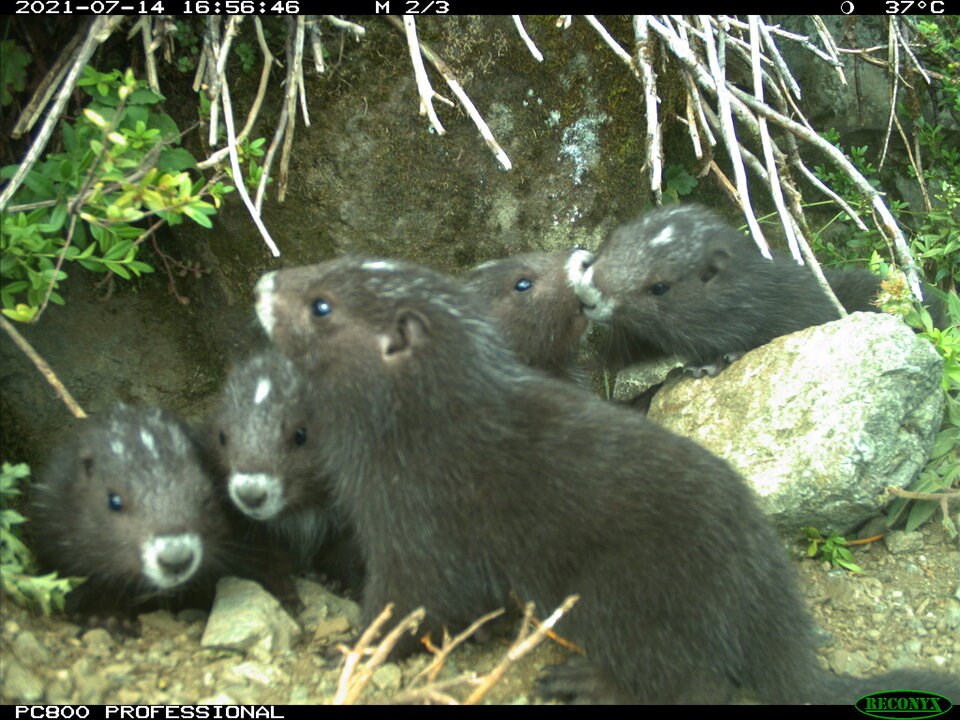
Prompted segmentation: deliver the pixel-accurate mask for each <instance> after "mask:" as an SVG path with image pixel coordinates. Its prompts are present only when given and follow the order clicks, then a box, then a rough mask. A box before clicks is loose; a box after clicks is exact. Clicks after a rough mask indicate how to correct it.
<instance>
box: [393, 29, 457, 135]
mask: <svg viewBox="0 0 960 720" xmlns="http://www.w3.org/2000/svg"><path fill="white" fill-rule="evenodd" d="M403 32H404V34H405V35H406V37H407V49H408V50H409V51H410V62H411V63H413V76H414V77H415V78H416V80H417V93H418V94H419V95H420V114H421V115H426V116H427V118H428V119H429V120H430V127H432V128H433V131H434V132H435V133H437V135H444V134H446V132H447V131H446V130H444V129H443V125H442V124H441V122H440V118H438V117H437V111H436V110H434V109H433V98H434V97H435V96H436V94H437V93H436V92H435V91H434V89H433V86H432V85H431V84H430V78H428V77H427V69H426V68H425V67H424V66H423V56H422V55H421V54H420V42H419V40H418V39H417V23H416V21H415V20H414V18H413V17H412V16H411V15H404V16H403Z"/></svg>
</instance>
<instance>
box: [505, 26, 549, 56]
mask: <svg viewBox="0 0 960 720" xmlns="http://www.w3.org/2000/svg"><path fill="white" fill-rule="evenodd" d="M510 17H512V18H513V24H514V25H515V26H516V28H517V32H518V33H519V34H520V39H521V40H523V44H524V45H526V46H527V50H529V51H530V54H531V55H533V58H534V60H536V61H537V62H543V53H542V52H540V51H539V50H538V49H537V46H536V45H534V43H533V40H532V39H531V38H530V36H529V35H527V31H526V29H524V27H523V21H522V20H521V19H520V16H519V15H511V16H510Z"/></svg>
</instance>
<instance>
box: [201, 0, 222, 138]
mask: <svg viewBox="0 0 960 720" xmlns="http://www.w3.org/2000/svg"><path fill="white" fill-rule="evenodd" d="M204 37H205V38H206V39H207V41H206V42H204V44H203V49H204V52H205V54H206V55H207V58H208V59H207V62H206V65H205V67H206V68H207V72H206V75H205V77H206V78H207V97H208V98H210V127H209V132H208V137H207V145H209V146H210V147H216V146H217V135H219V129H220V103H219V102H218V100H219V98H220V87H219V83H220V73H218V72H217V58H219V57H220V18H219V17H217V16H216V15H208V16H207V30H206V32H205V33H204Z"/></svg>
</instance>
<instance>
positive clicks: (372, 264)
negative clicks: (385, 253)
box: [360, 260, 397, 270]
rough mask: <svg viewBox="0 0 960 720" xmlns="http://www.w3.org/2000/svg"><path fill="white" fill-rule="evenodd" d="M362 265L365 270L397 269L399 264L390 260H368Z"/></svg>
mask: <svg viewBox="0 0 960 720" xmlns="http://www.w3.org/2000/svg"><path fill="white" fill-rule="evenodd" d="M360 267H361V268H363V269H364V270H396V269H397V264H396V263H393V262H390V261H389V260H368V261H367V262H365V263H363V264H362V265H361V266H360Z"/></svg>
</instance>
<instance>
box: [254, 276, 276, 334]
mask: <svg viewBox="0 0 960 720" xmlns="http://www.w3.org/2000/svg"><path fill="white" fill-rule="evenodd" d="M276 275H277V273H276V271H272V272H268V273H267V274H266V275H264V276H263V277H262V278H260V279H259V280H258V281H257V286H256V288H255V292H256V295H257V318H258V319H259V320H260V324H261V325H263V329H264V330H266V332H267V336H268V337H271V336H273V329H274V327H275V326H276V323H277V321H276V318H275V317H274V316H273V292H274V288H275V287H276V284H277V279H276Z"/></svg>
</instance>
